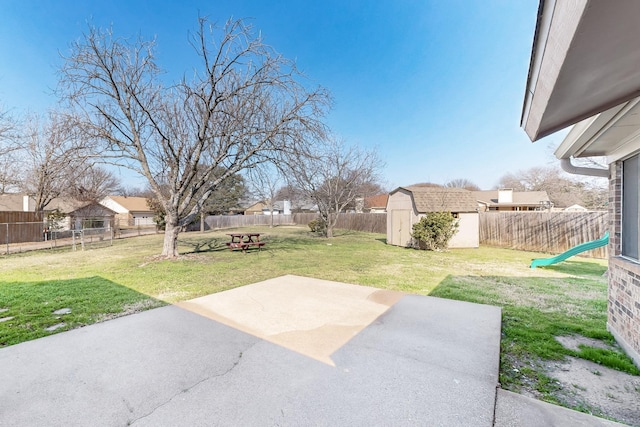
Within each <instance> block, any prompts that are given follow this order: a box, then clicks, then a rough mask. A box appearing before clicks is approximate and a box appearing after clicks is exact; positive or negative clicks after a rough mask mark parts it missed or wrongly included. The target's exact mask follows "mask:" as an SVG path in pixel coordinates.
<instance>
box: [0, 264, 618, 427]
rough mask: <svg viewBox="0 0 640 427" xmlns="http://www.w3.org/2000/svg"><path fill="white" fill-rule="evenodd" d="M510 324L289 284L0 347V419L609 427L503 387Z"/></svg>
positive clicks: (431, 301)
mask: <svg viewBox="0 0 640 427" xmlns="http://www.w3.org/2000/svg"><path fill="white" fill-rule="evenodd" d="M500 317H501V313H500V309H499V308H497V307H492V306H486V305H479V304H470V303H464V302H458V301H452V300H446V299H439V298H432V297H425V296H417V295H404V294H402V293H398V292H392V291H384V290H380V289H376V288H368V287H363V286H356V285H347V284H343V283H336V282H328V281H324V280H318V279H311V278H305V277H298V276H283V277H279V278H275V279H271V280H267V281H264V282H261V283H256V284H253V285H249V286H245V287H242V288H237V289H233V290H230V291H227V292H222V293H218V294H213V295H209V296H206V297H202V298H198V299H195V300H191V301H187V302H183V303H180V304H179V305H174V306H167V307H162V308H159V309H154V310H150V311H146V312H143V313H139V314H135V315H131V316H126V317H121V318H118V319H115V320H111V321H108V322H104V323H100V324H95V325H92V326H88V327H85V328H81V329H76V330H72V331H69V332H64V333H60V334H57V335H52V336H50V337H47V338H42V339H38V340H35V341H30V342H26V343H22V344H19V345H15V346H12V347H8V348H4V349H0V401H1V402H2V405H0V426H39V425H67V426H74V425H77V426H86V425H92V426H118V425H122V426H124V425H135V426H145V425H149V426H165V425H166V426H179V425H184V426H199V425H202V426H205V425H206V426H211V425H229V426H237V425H245V426H250V425H260V426H261V425H350V426H354V425H356V426H357V425H363V426H365V425H366V426H370V425H441V426H451V425H456V426H461V425H467V426H491V425H494V418H495V425H500V426H507V425H527V424H526V423H527V421H529V422H534V423H533V424H529V425H540V424H539V423H538V422H535V421H540V420H546V421H548V422H550V423H551V424H549V423H548V422H545V425H553V423H554V420H556V421H558V422H559V424H557V425H585V424H584V422H588V423H591V424H590V425H610V424H613V423H608V422H606V421H604V420H600V419H597V418H593V417H589V416H587V415H584V414H579V413H577V412H575V413H574V412H573V411H568V410H566V409H564V408H558V410H556V409H554V408H556V407H553V406H552V405H548V406H550V407H551V408H548V407H547V406H545V405H546V404H541V402H537V401H533V400H532V399H531V400H532V402H529V400H527V398H524V397H522V396H519V395H514V394H513V393H509V392H502V391H501V392H500V393H497V392H496V390H497V386H498V364H499V351H500V321H501V320H500ZM496 396H497V397H498V405H497V408H496ZM564 411H568V413H570V414H572V415H571V416H568V415H567V414H566V413H565V412H564ZM573 414H577V415H575V417H574V415H573ZM576 417H577V418H576ZM573 420H578V421H577V423H576V424H573ZM585 420H586V421H585ZM587 425H589V424H587Z"/></svg>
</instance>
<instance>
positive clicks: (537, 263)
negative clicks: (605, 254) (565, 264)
mask: <svg viewBox="0 0 640 427" xmlns="http://www.w3.org/2000/svg"><path fill="white" fill-rule="evenodd" d="M608 243H609V232H608V231H607V232H606V233H604V236H602V237H601V238H600V239H597V240H592V241H591V242H587V243H583V244H581V245H578V246H574V247H573V248H571V249H569V250H568V251H566V252H562V253H561V254H560V255H556V256H552V257H551V258H538V259H534V260H532V261H531V268H536V267H544V266H545V265H551V264H556V263H558V262H561V261H564V260H565V259H567V258H570V257H572V256H574V255H577V254H579V253H580V252H585V251H590V250H591V249H595V248H599V247H601V246H604V245H606V244H608Z"/></svg>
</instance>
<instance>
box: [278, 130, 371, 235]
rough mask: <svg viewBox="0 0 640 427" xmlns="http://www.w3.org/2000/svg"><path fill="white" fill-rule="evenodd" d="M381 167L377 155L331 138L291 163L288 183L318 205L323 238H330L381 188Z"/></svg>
mask: <svg viewBox="0 0 640 427" xmlns="http://www.w3.org/2000/svg"><path fill="white" fill-rule="evenodd" d="M381 167H382V162H381V161H380V159H379V158H378V155H377V153H376V151H374V150H365V149H363V148H361V147H359V146H356V145H352V146H348V145H346V144H345V143H344V142H343V141H341V140H338V139H335V138H329V139H327V140H326V141H325V144H324V145H322V146H317V147H315V151H313V152H311V153H310V154H309V155H308V156H298V157H296V158H294V159H293V160H292V161H290V164H289V170H288V175H287V179H288V180H289V182H290V184H291V185H293V186H294V187H296V188H298V189H300V191H301V192H302V193H303V194H304V195H305V196H306V197H307V198H308V199H310V200H313V202H314V203H316V205H317V206H318V213H319V214H320V219H321V221H322V222H323V223H324V224H325V227H326V228H324V234H325V236H326V237H327V238H331V237H333V229H334V227H335V226H336V224H337V222H338V217H339V215H340V214H341V213H343V212H345V211H346V210H347V209H348V208H350V207H352V206H355V202H356V200H357V199H358V198H361V197H362V198H364V197H368V196H372V195H374V194H375V193H373V194H371V193H370V192H372V191H377V190H378V189H379V188H380V186H379V185H376V184H377V182H378V172H379V170H380V168H381Z"/></svg>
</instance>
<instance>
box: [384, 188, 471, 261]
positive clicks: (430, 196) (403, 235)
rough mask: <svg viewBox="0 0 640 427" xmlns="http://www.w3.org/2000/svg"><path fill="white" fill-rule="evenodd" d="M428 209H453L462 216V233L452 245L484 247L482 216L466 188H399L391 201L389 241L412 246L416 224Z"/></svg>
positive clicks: (460, 221)
mask: <svg viewBox="0 0 640 427" xmlns="http://www.w3.org/2000/svg"><path fill="white" fill-rule="evenodd" d="M427 212H451V213H452V214H453V215H454V216H455V217H456V218H457V219H458V224H459V225H458V232H457V233H456V234H455V235H454V236H453V237H452V238H451V240H450V241H449V247H450V248H477V247H478V246H480V217H479V214H478V202H477V200H476V199H475V198H474V196H473V193H472V192H471V191H468V190H464V189H462V188H442V187H422V186H410V187H398V188H397V189H395V190H393V191H392V192H391V193H389V200H388V202H387V243H388V244H390V245H395V246H410V245H411V232H412V227H413V224H415V223H417V222H418V221H420V218H422V217H423V216H424V215H425V214H426V213H427Z"/></svg>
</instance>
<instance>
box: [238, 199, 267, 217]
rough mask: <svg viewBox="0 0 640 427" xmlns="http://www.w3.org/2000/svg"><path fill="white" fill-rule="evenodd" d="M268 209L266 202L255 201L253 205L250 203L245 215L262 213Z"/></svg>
mask: <svg viewBox="0 0 640 427" xmlns="http://www.w3.org/2000/svg"><path fill="white" fill-rule="evenodd" d="M265 209H267V204H266V203H264V202H255V203H254V204H252V205H249V207H247V208H246V209H245V210H244V214H245V215H262V213H263V211H264V210H265Z"/></svg>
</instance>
